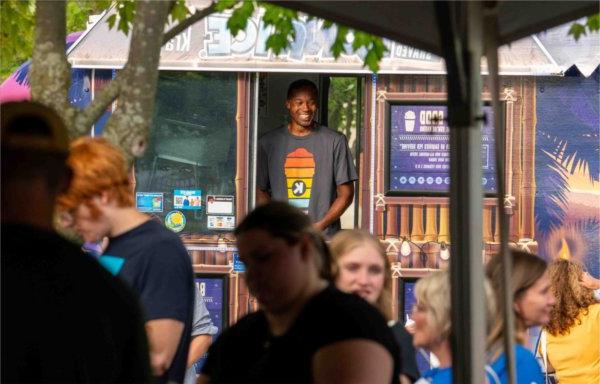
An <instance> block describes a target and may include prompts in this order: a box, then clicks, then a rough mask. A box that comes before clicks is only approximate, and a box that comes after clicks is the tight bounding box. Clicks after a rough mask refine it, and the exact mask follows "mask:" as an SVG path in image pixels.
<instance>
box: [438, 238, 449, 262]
mask: <svg viewBox="0 0 600 384" xmlns="http://www.w3.org/2000/svg"><path fill="white" fill-rule="evenodd" d="M440 259H442V260H444V261H447V260H448V259H450V249H449V248H448V245H447V244H446V242H444V241H442V242H441V243H440Z"/></svg>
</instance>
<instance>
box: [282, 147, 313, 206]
mask: <svg viewBox="0 0 600 384" xmlns="http://www.w3.org/2000/svg"><path fill="white" fill-rule="evenodd" d="M283 168H284V172H285V179H286V183H287V194H288V202H289V203H290V204H291V205H293V206H294V207H297V208H300V209H301V210H303V211H304V213H308V205H309V203H310V192H311V190H312V183H313V176H314V174H315V157H314V156H313V154H312V153H310V152H309V151H307V150H306V149H305V148H296V149H295V150H294V151H292V152H291V153H289V154H288V155H287V156H286V158H285V164H284V166H283Z"/></svg>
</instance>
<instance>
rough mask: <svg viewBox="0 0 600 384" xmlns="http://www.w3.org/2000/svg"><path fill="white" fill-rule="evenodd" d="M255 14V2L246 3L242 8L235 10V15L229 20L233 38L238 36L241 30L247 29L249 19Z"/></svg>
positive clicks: (228, 24)
mask: <svg viewBox="0 0 600 384" xmlns="http://www.w3.org/2000/svg"><path fill="white" fill-rule="evenodd" d="M253 13H254V2H252V1H244V2H242V3H241V6H239V7H237V8H235V9H234V10H233V13H232V14H231V16H230V17H229V20H227V28H229V30H230V31H231V35H232V36H236V35H237V34H238V33H239V32H240V31H241V30H244V29H246V26H247V25H248V19H249V18H251V17H252V14H253Z"/></svg>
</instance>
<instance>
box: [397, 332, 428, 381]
mask: <svg viewBox="0 0 600 384" xmlns="http://www.w3.org/2000/svg"><path fill="white" fill-rule="evenodd" d="M391 329H392V332H393V333H394V338H396V343H398V346H399V347H400V361H401V362H402V364H401V365H402V369H401V370H400V373H402V374H404V375H406V376H408V377H409V378H410V379H411V380H412V381H413V382H415V381H417V379H418V378H419V377H420V376H421V375H420V374H419V368H418V367H417V355H416V352H415V347H413V344H412V336H411V334H410V333H408V332H407V331H406V329H405V328H404V326H403V325H402V324H401V323H399V322H397V323H395V324H394V325H392V327H391Z"/></svg>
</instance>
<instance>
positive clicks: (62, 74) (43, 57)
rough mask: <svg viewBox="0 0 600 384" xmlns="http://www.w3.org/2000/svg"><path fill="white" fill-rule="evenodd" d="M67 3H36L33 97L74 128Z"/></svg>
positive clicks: (32, 76)
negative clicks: (66, 39) (67, 31)
mask: <svg viewBox="0 0 600 384" xmlns="http://www.w3.org/2000/svg"><path fill="white" fill-rule="evenodd" d="M65 4H66V2H65V1H36V3H35V45H34V46H35V49H34V50H33V56H32V60H31V67H30V69H29V70H30V73H29V79H30V84H31V98H32V100H34V101H37V102H39V103H41V104H44V105H47V106H49V107H51V108H53V109H54V110H55V111H56V112H57V113H58V114H59V115H60V116H61V117H62V118H63V120H64V122H65V124H66V126H67V128H70V127H71V126H72V124H73V118H74V115H75V108H73V107H72V106H71V105H70V104H69V100H68V92H69V86H70V84H71V65H70V64H69V63H68V61H67V57H66V55H65V36H66V31H65V29H66V20H65V19H66V8H65V7H66V5H65ZM69 132H70V130H69ZM72 138H73V137H72Z"/></svg>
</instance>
